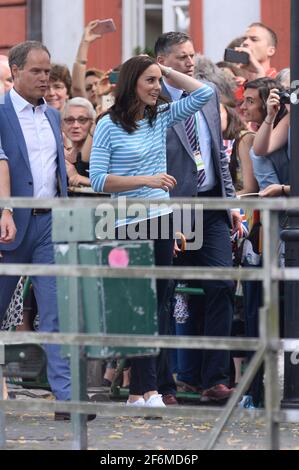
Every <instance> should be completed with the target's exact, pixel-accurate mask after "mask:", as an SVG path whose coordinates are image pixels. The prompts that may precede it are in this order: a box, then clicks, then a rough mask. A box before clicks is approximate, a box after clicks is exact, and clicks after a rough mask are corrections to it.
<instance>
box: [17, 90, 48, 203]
mask: <svg viewBox="0 0 299 470" xmlns="http://www.w3.org/2000/svg"><path fill="white" fill-rule="evenodd" d="M10 97H11V100H12V104H13V107H14V110H15V112H16V114H17V117H18V119H19V122H20V126H21V129H22V132H23V136H24V139H25V142H26V147H27V152H28V157H29V163H30V169H31V173H32V178H33V196H34V197H37V198H53V197H56V196H57V144H56V140H55V136H54V133H53V130H52V127H51V125H50V123H49V121H48V118H47V116H46V115H45V111H46V109H47V104H46V102H45V101H44V102H43V103H42V104H40V105H39V106H36V107H34V106H32V104H31V103H29V102H28V101H26V100H25V99H24V98H22V96H20V95H19V94H18V93H17V92H16V91H15V89H14V88H12V89H11V91H10Z"/></svg>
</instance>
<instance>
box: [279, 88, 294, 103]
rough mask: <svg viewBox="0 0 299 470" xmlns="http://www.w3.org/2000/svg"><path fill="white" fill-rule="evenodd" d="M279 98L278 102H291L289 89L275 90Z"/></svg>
mask: <svg viewBox="0 0 299 470" xmlns="http://www.w3.org/2000/svg"><path fill="white" fill-rule="evenodd" d="M277 94H278V96H279V100H280V104H290V103H291V94H290V92H289V90H283V91H278V92H277Z"/></svg>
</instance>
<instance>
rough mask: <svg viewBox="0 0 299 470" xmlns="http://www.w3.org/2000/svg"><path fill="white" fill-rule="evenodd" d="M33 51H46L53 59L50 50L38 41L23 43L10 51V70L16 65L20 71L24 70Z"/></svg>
mask: <svg viewBox="0 0 299 470" xmlns="http://www.w3.org/2000/svg"><path fill="white" fill-rule="evenodd" d="M32 50H42V51H45V52H46V53H47V54H48V56H49V58H51V54H50V52H49V50H48V49H47V48H46V46H44V45H43V44H42V43H41V42H38V41H25V42H21V43H20V44H17V45H16V46H14V47H13V48H12V49H10V51H9V54H8V63H9V67H10V69H11V68H12V66H13V65H16V66H17V67H18V68H19V69H23V68H24V67H25V64H26V61H27V57H28V54H29V52H30V51H32Z"/></svg>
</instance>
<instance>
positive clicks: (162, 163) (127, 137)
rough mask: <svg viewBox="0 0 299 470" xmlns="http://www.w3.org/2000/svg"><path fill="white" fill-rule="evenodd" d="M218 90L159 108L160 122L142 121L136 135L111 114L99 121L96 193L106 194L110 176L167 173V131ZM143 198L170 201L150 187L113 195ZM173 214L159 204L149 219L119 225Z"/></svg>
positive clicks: (205, 89)
mask: <svg viewBox="0 0 299 470" xmlns="http://www.w3.org/2000/svg"><path fill="white" fill-rule="evenodd" d="M213 93H214V91H213V89H212V88H211V87H209V86H208V85H204V86H202V87H201V88H198V89H197V90H196V91H194V92H193V93H191V94H190V95H189V96H187V97H186V98H184V99H181V100H180V101H176V102H172V103H169V104H163V105H161V106H159V112H158V115H157V118H156V120H155V121H154V123H153V126H152V127H151V126H150V124H149V121H148V119H147V118H145V119H142V120H140V121H138V129H137V130H136V131H134V132H133V133H132V134H129V133H128V132H126V131H125V130H124V129H123V128H122V127H121V125H119V124H115V123H113V122H112V120H111V118H110V116H109V115H106V116H104V117H103V118H102V119H100V121H99V122H98V125H97V127H96V130H95V133H94V139H93V146H92V150H91V156H90V168H89V175H90V180H91V185H92V188H93V189H94V191H96V192H103V190H104V186H105V182H106V179H107V176H108V175H110V174H113V175H117V176H145V175H148V176H152V175H157V174H159V173H166V171H167V170H166V168H167V165H166V136H167V129H168V128H169V127H172V126H174V125H175V124H177V123H178V122H180V121H183V120H185V119H186V118H188V117H189V116H191V115H192V114H195V113H196V112H197V111H198V110H199V109H200V108H201V107H202V106H204V105H205V104H206V103H207V101H208V100H209V99H210V98H211V96H212V95H213ZM120 196H122V197H128V198H140V199H168V198H169V193H168V192H165V191H163V189H153V188H148V187H146V186H144V187H141V188H138V189H134V190H130V191H124V192H121V193H113V194H112V197H114V198H115V197H120ZM170 212H172V211H171V209H170V208H165V207H164V209H163V208H162V207H160V208H159V206H158V205H156V206H155V209H154V208H150V209H148V211H147V214H146V217H137V218H136V217H135V218H134V217H126V218H125V219H124V218H122V219H119V220H117V222H116V227H119V226H121V225H125V224H128V223H132V222H140V221H141V220H145V219H149V218H153V217H158V216H161V215H164V214H167V213H170Z"/></svg>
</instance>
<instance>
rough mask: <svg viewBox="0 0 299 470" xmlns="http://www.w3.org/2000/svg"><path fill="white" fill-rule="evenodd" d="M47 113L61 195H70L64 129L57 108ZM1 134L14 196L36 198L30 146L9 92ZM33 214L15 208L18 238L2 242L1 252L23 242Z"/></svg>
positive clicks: (1, 118)
mask: <svg viewBox="0 0 299 470" xmlns="http://www.w3.org/2000/svg"><path fill="white" fill-rule="evenodd" d="M46 116H47V118H48V120H49V123H50V125H51V127H52V130H53V133H54V136H55V140H56V144H57V173H58V174H57V181H58V186H59V188H58V194H59V195H60V196H62V197H66V195H67V178H66V169H65V161H64V150H63V140H62V135H61V131H60V115H59V113H58V112H57V111H56V110H55V109H52V108H48V109H47V111H46ZM0 135H1V144H2V149H3V151H4V153H5V155H6V156H7V157H8V164H9V171H10V180H11V195H12V196H14V197H33V178H32V174H31V170H30V163H29V157H28V152H27V147H26V143H25V139H24V136H23V133H22V129H21V126H20V123H19V120H18V117H17V115H16V112H15V110H14V107H13V104H12V101H11V98H10V95H9V94H7V95H6V96H5V103H4V104H3V105H1V106H0ZM30 214H31V210H30V209H15V210H14V221H15V224H16V227H17V235H16V239H15V241H14V242H13V243H9V244H7V245H3V244H0V251H1V250H3V251H5V250H9V251H11V250H15V249H16V248H17V247H18V246H19V245H20V244H21V243H22V240H23V238H24V235H25V233H26V230H27V227H28V224H29V220H30Z"/></svg>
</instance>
